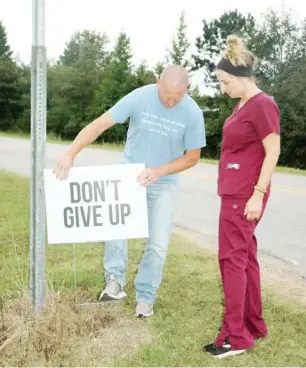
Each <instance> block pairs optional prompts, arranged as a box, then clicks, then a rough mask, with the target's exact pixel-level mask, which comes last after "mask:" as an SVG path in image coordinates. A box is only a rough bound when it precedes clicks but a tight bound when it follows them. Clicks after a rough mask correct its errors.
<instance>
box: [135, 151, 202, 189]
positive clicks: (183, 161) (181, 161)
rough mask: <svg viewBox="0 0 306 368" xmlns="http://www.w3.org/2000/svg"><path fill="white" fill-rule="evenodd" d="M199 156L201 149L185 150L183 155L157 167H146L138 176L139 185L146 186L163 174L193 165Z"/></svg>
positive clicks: (173, 172) (169, 173) (176, 171)
mask: <svg viewBox="0 0 306 368" xmlns="http://www.w3.org/2000/svg"><path fill="white" fill-rule="evenodd" d="M200 156H201V149H200V148H199V149H190V150H186V151H185V154H184V156H182V157H179V158H177V159H175V160H173V161H170V162H167V163H166V164H164V165H161V166H159V167H153V168H148V169H145V170H144V171H142V172H141V173H140V174H139V176H138V182H139V183H140V185H144V186H147V185H149V184H151V183H153V182H154V181H156V180H158V179H160V178H161V177H163V176H167V175H171V174H175V173H178V172H180V171H184V170H186V169H189V168H190V167H192V166H195V165H196V164H197V163H198V161H199V159H200Z"/></svg>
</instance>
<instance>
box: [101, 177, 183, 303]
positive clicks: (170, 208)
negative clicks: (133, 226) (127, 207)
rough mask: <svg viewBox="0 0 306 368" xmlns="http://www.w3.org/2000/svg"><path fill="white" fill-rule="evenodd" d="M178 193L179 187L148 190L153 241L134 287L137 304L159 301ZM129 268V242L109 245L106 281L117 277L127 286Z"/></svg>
mask: <svg viewBox="0 0 306 368" xmlns="http://www.w3.org/2000/svg"><path fill="white" fill-rule="evenodd" d="M176 191H177V184H176V183H153V184H151V185H150V186H148V187H147V203H148V221H149V224H148V226H149V237H148V239H147V244H146V249H145V253H144V256H143V258H142V260H141V263H140V265H139V268H138V274H137V277H136V279H135V284H134V285H135V290H136V300H137V301H145V302H150V303H154V301H155V298H156V290H157V289H158V287H159V285H160V283H161V281H162V272H163V267H164V264H165V260H166V257H167V253H168V245H169V240H170V236H171V231H172V223H173V214H174V203H175V194H176ZM127 265H128V241H127V240H114V241H108V242H106V243H105V256H104V267H105V271H106V274H105V277H106V279H109V277H110V276H114V277H115V278H116V279H117V280H118V281H119V283H120V284H121V285H122V286H124V285H125V284H126V279H125V270H126V268H127Z"/></svg>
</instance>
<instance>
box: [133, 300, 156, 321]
mask: <svg viewBox="0 0 306 368" xmlns="http://www.w3.org/2000/svg"><path fill="white" fill-rule="evenodd" d="M152 314H153V304H151V303H148V302H137V305H136V317H139V318H142V317H150V316H152Z"/></svg>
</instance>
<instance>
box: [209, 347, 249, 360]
mask: <svg viewBox="0 0 306 368" xmlns="http://www.w3.org/2000/svg"><path fill="white" fill-rule="evenodd" d="M245 351H247V349H243V350H232V348H231V346H227V347H225V346H224V345H223V346H222V347H221V348H219V347H216V349H215V350H214V351H213V352H212V353H211V355H212V356H213V357H214V358H219V359H222V358H228V357H231V356H235V355H239V354H242V353H244V352H245Z"/></svg>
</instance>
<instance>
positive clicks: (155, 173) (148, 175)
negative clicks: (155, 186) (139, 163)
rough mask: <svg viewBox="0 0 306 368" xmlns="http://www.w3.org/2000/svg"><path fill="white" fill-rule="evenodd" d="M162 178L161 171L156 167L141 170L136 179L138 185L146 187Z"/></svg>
mask: <svg viewBox="0 0 306 368" xmlns="http://www.w3.org/2000/svg"><path fill="white" fill-rule="evenodd" d="M162 176H163V173H162V170H161V169H160V168H158V167H152V168H147V169H145V170H143V171H142V172H141V173H140V174H139V175H138V177H137V181H138V183H139V184H140V185H142V186H144V187H146V186H148V185H150V184H152V183H154V182H155V181H157V180H158V179H160V178H161V177H162Z"/></svg>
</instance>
